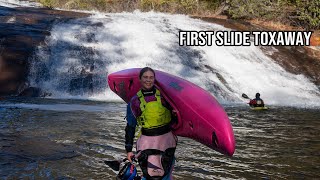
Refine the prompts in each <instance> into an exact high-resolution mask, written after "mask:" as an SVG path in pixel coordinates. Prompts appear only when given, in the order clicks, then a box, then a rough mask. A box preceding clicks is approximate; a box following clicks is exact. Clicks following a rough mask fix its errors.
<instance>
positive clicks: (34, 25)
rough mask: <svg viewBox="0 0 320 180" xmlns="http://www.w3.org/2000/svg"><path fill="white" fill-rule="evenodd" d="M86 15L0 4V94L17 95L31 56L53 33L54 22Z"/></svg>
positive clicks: (26, 73)
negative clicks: (51, 31)
mask: <svg viewBox="0 0 320 180" xmlns="http://www.w3.org/2000/svg"><path fill="white" fill-rule="evenodd" d="M84 16H87V14H83V13H75V12H65V11H57V10H50V9H41V8H40V9H39V8H26V7H20V8H8V7H2V6H0V96H1V95H13V94H17V93H18V92H17V91H18V89H19V86H21V84H24V83H25V82H26V80H27V75H28V69H29V64H28V58H29V57H30V56H32V54H33V52H34V50H35V48H36V47H37V46H38V45H39V44H40V43H42V42H43V41H44V39H45V37H46V36H48V35H50V29H51V27H52V25H53V23H54V22H57V21H63V20H67V19H71V18H77V17H84Z"/></svg>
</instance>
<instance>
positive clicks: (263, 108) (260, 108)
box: [250, 107, 269, 110]
mask: <svg viewBox="0 0 320 180" xmlns="http://www.w3.org/2000/svg"><path fill="white" fill-rule="evenodd" d="M250 109H252V110H268V109H269V108H268V107H250Z"/></svg>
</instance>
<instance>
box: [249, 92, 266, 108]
mask: <svg viewBox="0 0 320 180" xmlns="http://www.w3.org/2000/svg"><path fill="white" fill-rule="evenodd" d="M249 105H250V106H251V107H264V102H263V100H262V99H261V98H260V93H256V98H255V99H251V100H250V102H249Z"/></svg>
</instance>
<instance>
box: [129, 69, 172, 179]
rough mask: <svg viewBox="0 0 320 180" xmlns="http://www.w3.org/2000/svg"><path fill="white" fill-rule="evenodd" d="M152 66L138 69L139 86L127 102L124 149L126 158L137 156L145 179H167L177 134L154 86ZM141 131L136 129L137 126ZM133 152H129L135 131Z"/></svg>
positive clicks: (166, 106) (170, 111)
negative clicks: (134, 148) (138, 135)
mask: <svg viewBox="0 0 320 180" xmlns="http://www.w3.org/2000/svg"><path fill="white" fill-rule="evenodd" d="M155 78H156V77H155V73H154V70H153V69H151V68H149V67H145V68H143V69H141V71H140V74H139V79H140V83H141V90H140V91H139V92H138V93H137V94H136V95H135V96H134V97H132V99H131V100H130V103H129V104H128V106H127V126H126V129H125V132H126V133H125V149H126V152H127V158H128V160H129V161H130V162H132V158H133V157H134V158H135V159H137V160H138V162H139V165H140V168H141V170H142V173H143V178H142V179H146V180H149V179H150V180H167V179H168V180H170V179H172V170H173V166H174V161H175V158H174V153H175V149H176V146H177V137H176V136H175V135H174V134H173V133H172V132H171V128H170V124H171V121H172V110H171V109H172V108H171V107H170V105H169V103H168V102H166V100H165V99H164V98H163V97H162V96H161V93H160V91H159V90H158V89H157V88H156V87H155V86H154V82H155ZM137 126H138V127H139V128H140V130H138V131H141V132H136V127H137ZM136 133H138V134H140V133H141V135H140V137H139V138H138V140H137V142H136V150H137V152H136V155H134V153H133V152H132V147H133V141H134V137H135V134H136Z"/></svg>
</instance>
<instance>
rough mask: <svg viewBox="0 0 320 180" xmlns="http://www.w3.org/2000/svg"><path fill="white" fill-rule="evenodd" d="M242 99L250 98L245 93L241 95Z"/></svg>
mask: <svg viewBox="0 0 320 180" xmlns="http://www.w3.org/2000/svg"><path fill="white" fill-rule="evenodd" d="M242 97H243V98H246V99H251V98H249V97H248V96H247V95H246V94H245V93H243V94H242Z"/></svg>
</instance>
